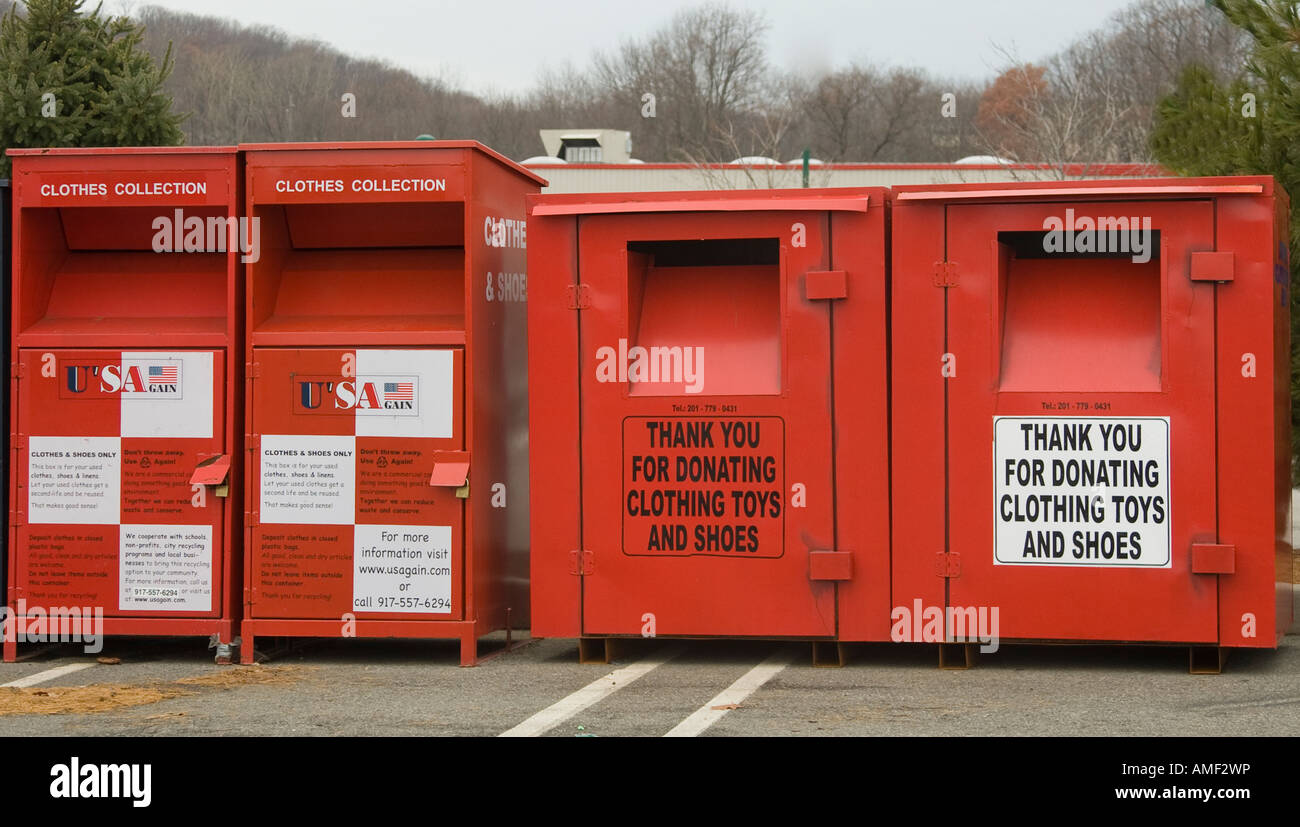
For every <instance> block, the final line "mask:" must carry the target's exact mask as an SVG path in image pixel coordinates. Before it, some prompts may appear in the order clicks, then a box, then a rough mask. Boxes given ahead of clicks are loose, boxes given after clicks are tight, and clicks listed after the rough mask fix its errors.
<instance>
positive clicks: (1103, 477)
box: [993, 416, 1172, 568]
mask: <svg viewBox="0 0 1300 827" xmlns="http://www.w3.org/2000/svg"><path fill="white" fill-rule="evenodd" d="M993 477H994V483H993V508H994V526H995V528H994V551H993V562H994V563H995V564H997V565H1009V566H1101V567H1113V568H1120V567H1123V568H1128V567H1142V568H1169V567H1170V566H1171V565H1172V557H1171V555H1170V553H1169V549H1170V518H1169V506H1170V503H1169V418H1168V417H1128V418H1124V417H1061V416H1044V417H1028V416H998V417H994V418H993Z"/></svg>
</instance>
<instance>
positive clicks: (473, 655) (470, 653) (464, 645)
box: [460, 629, 478, 666]
mask: <svg viewBox="0 0 1300 827" xmlns="http://www.w3.org/2000/svg"><path fill="white" fill-rule="evenodd" d="M460 665H461V666H477V665H478V638H477V637H475V636H474V630H473V629H470V630H469V631H468V632H461V635H460Z"/></svg>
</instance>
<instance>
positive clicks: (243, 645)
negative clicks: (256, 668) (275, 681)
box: [239, 632, 257, 665]
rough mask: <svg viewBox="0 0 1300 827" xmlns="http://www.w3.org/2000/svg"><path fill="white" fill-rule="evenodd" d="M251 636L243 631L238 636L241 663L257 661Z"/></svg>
mask: <svg viewBox="0 0 1300 827" xmlns="http://www.w3.org/2000/svg"><path fill="white" fill-rule="evenodd" d="M253 640H254V639H253V636H252V635H251V634H249V633H247V632H245V633H244V634H243V635H241V637H240V642H239V662H240V663H242V664H245V665H247V664H250V663H257V653H256V652H255V651H254V650H253Z"/></svg>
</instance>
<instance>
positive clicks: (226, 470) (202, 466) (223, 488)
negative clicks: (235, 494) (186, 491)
mask: <svg viewBox="0 0 1300 827" xmlns="http://www.w3.org/2000/svg"><path fill="white" fill-rule="evenodd" d="M190 485H211V486H214V488H215V490H214V491H213V492H212V493H214V494H216V495H217V496H218V497H229V496H230V455H229V454H213V455H212V456H210V457H206V458H205V459H201V460H199V463H198V465H195V466H194V473H193V474H191V475H190Z"/></svg>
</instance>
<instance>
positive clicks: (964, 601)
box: [891, 177, 1292, 660]
mask: <svg viewBox="0 0 1300 827" xmlns="http://www.w3.org/2000/svg"><path fill="white" fill-rule="evenodd" d="M895 199H896V202H895V204H896V209H895V211H894V224H893V239H892V241H893V264H892V267H893V305H892V314H893V318H892V328H891V330H892V336H893V343H892V345H893V351H892V352H893V416H894V431H893V439H894V443H893V460H894V465H893V468H894V473H893V485H894V488H893V503H894V522H893V525H894V562H893V589H894V595H895V600H896V602H897V603H898V605H899V606H902V607H906V608H908V609H909V611H910V610H912V608H913V607H915V608H916V609H919V610H922V611H924V612H929V613H931V614H932V615H933V616H935V617H938V615H937V614H934V613H935V612H938V613H942V614H944V615H948V616H950V617H953V618H956V619H958V620H961V621H964V622H968V621H969V620H970V619H972V618H976V617H979V616H981V615H983V616H985V617H987V616H989V615H990V614H991V613H993V612H996V615H993V616H995V617H996V620H997V629H996V630H995V631H996V632H997V634H998V635H999V637H1000V638H1001V639H1002V640H1065V641H1111V642H1151V643H1168V644H1187V645H1189V646H1191V647H1192V651H1193V655H1194V660H1195V659H1196V655H1197V653H1198V652H1205V653H1210V652H1215V651H1216V650H1217V651H1218V653H1219V654H1220V655H1221V654H1222V650H1219V649H1218V647H1276V646H1277V644H1278V642H1279V641H1280V640H1281V638H1282V636H1283V635H1284V634H1285V633H1286V630H1287V627H1288V626H1289V625H1290V623H1291V620H1292V605H1291V586H1290V583H1289V580H1290V577H1289V571H1290V568H1289V567H1290V563H1291V542H1290V520H1289V511H1290V494H1291V485H1290V478H1291V474H1290V401H1289V400H1290V396H1289V358H1290V344H1289V326H1288V318H1289V316H1288V313H1289V302H1290V295H1289V284H1290V274H1289V262H1288V254H1287V238H1288V236H1287V210H1288V202H1287V196H1286V194H1285V193H1284V192H1283V191H1282V190H1281V189H1280V188H1278V187H1277V186H1276V185H1275V184H1274V182H1273V180H1272V179H1270V178H1260V177H1248V178H1206V179H1195V178H1189V179H1168V180H1165V179H1159V180H1148V181H1140V182H1135V181H1124V182H1114V181H1089V182H1071V183H1068V184H1066V183H1061V182H1038V183H1023V184H982V185H958V186H944V187H901V188H898V189H896V191H895ZM968 625H969V624H968ZM917 628H920V624H917ZM936 628H940V629H941V628H942V626H938V627H936ZM960 635H961V631H960V629H958V630H957V636H958V638H960ZM968 637H969V636H968ZM948 639H949V642H952V640H953V639H954V638H953V635H952V632H951V629H950V631H949V633H948Z"/></svg>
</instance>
